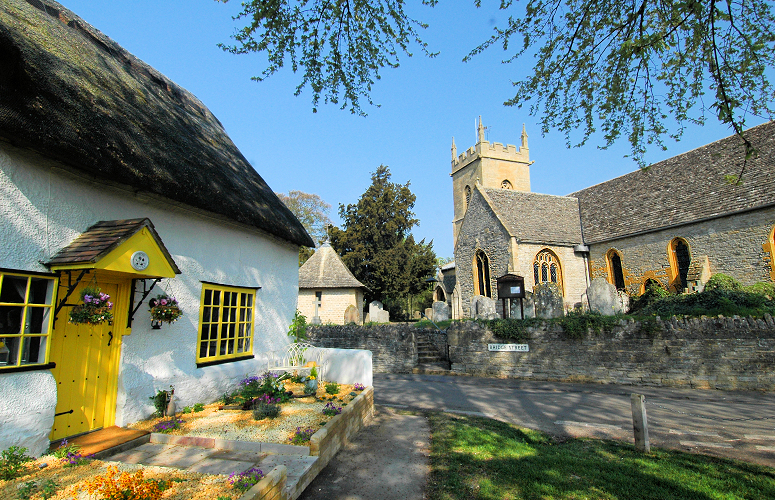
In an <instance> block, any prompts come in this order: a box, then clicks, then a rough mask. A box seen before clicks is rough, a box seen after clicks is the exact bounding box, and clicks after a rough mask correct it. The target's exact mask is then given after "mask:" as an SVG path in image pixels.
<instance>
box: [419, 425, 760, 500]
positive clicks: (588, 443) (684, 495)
mask: <svg viewBox="0 0 775 500" xmlns="http://www.w3.org/2000/svg"><path fill="white" fill-rule="evenodd" d="M428 420H429V423H430V427H431V436H432V439H431V442H432V444H431V456H430V466H431V473H430V476H429V479H428V487H427V491H426V498H428V499H429V500H451V499H472V498H481V499H485V498H486V499H496V498H497V499H512V500H520V499H551V500H564V499H568V500H570V499H624V498H626V499H628V500H633V499H635V500H637V499H655V498H656V499H667V498H669V499H679V500H680V499H690V498H691V499H697V498H724V499H733V498H734V499H737V498H739V499H742V498H745V499H751V500H758V499H761V500H764V499H770V498H775V469H772V468H769V467H764V466H759V465H753V464H748V463H745V462H738V461H734V460H727V459H720V458H715V457H709V456H705V455H695V454H689V453H683V452H679V451H671V450H664V449H655V448H652V449H651V453H649V454H643V453H640V452H638V451H636V449H635V447H634V446H632V445H629V444H625V443H618V442H614V441H603V440H594V439H568V440H565V441H560V440H557V439H555V438H553V437H552V436H549V435H547V434H544V433H541V432H538V431H533V430H528V429H522V428H519V427H517V426H515V425H512V424H507V423H503V422H499V421H496V420H491V419H487V418H480V417H469V416H459V415H451V414H447V413H429V414H428Z"/></svg>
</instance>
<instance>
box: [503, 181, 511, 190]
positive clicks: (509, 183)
mask: <svg viewBox="0 0 775 500" xmlns="http://www.w3.org/2000/svg"><path fill="white" fill-rule="evenodd" d="M501 189H512V187H511V182H509V180H508V179H503V181H502V182H501Z"/></svg>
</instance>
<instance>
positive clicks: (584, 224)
mask: <svg viewBox="0 0 775 500" xmlns="http://www.w3.org/2000/svg"><path fill="white" fill-rule="evenodd" d="M746 134H747V137H748V140H749V141H751V143H753V146H754V148H756V150H757V152H758V154H757V155H756V156H755V157H754V158H749V159H748V160H746V158H745V150H744V147H743V144H742V140H741V139H740V138H739V137H737V136H730V137H727V138H725V139H721V140H719V141H716V142H713V143H711V144H707V145H705V146H702V147H699V148H697V149H694V150H692V151H689V152H687V153H683V154H680V155H678V156H674V157H672V158H669V159H667V160H664V161H661V162H659V163H656V164H654V165H652V166H651V167H649V168H648V169H646V170H637V171H635V172H632V173H629V174H626V175H623V176H621V177H617V178H615V179H612V180H610V181H606V182H603V183H600V184H597V185H595V186H591V187H588V188H586V189H582V190H580V191H577V192H575V193H571V194H569V195H567V196H554V195H548V194H540V193H533V192H531V190H530V165H531V164H532V161H531V160H530V150H529V148H528V137H527V133H526V132H525V130H524V127H523V130H522V137H521V140H520V145H519V147H517V146H515V145H511V144H508V145H504V144H501V143H497V142H494V143H490V142H489V141H486V140H485V137H484V126H483V125H482V121H481V118H480V119H479V122H478V125H477V142H476V144H475V145H474V146H473V147H471V148H469V149H467V150H466V151H464V152H463V153H462V154H459V155H458V153H457V148H456V146H455V143H454V140H453V142H452V172H451V174H450V175H451V177H452V194H453V196H452V197H453V203H454V218H453V222H452V224H453V236H454V239H453V242H454V252H455V262H454V263H453V264H448V265H446V266H444V267H443V268H442V269H441V273H440V274H441V279H440V280H439V284H438V286H437V289H436V292H435V297H436V299H437V300H438V299H440V300H444V301H446V302H447V303H448V305H449V306H450V310H451V313H452V317H453V319H459V318H466V317H471V316H472V315H473V314H472V310H471V304H472V300H475V299H476V298H477V297H478V296H484V297H490V298H492V299H495V300H496V307H497V310H498V314H500V315H501V316H503V311H502V310H501V304H500V301H498V300H497V299H498V290H497V279H498V277H500V276H503V275H506V274H513V275H518V276H521V277H523V278H524V285H525V290H526V291H527V292H528V296H529V295H530V292H531V291H532V290H533V288H534V287H535V286H536V285H538V284H540V283H547V282H551V283H554V284H555V285H557V289H558V290H559V292H560V293H561V295H562V297H563V303H564V307H565V309H566V310H568V309H572V308H574V307H584V306H585V301H586V289H587V287H588V286H589V284H590V282H591V280H593V279H595V278H599V277H602V278H605V279H606V280H607V281H608V282H609V283H611V284H613V285H615V286H616V288H617V289H618V290H621V291H623V292H625V293H627V294H629V295H631V296H635V295H639V294H640V293H642V292H643V291H644V290H645V287H646V285H647V284H649V283H654V284H658V285H659V286H661V287H663V288H664V289H666V290H669V291H671V292H693V291H699V290H701V289H702V287H703V286H704V283H705V282H706V281H707V280H708V278H709V277H710V276H711V275H712V274H716V273H724V274H728V275H730V276H733V277H734V278H736V279H737V280H739V281H740V282H742V283H743V284H744V285H750V284H754V283H757V282H772V281H775V264H773V262H775V241H773V232H774V231H775V122H772V121H770V122H767V123H764V124H762V125H759V126H757V127H753V128H751V129H749V130H747V131H746ZM743 169H744V170H743ZM741 171H744V176H743V182H742V183H739V184H734V183H732V182H730V181H729V179H730V178H734V177H735V176H737V175H738V174H739V173H740V172H741ZM528 302H529V301H528ZM525 315H526V316H529V315H531V314H530V311H526V313H525Z"/></svg>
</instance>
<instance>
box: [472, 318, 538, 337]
mask: <svg viewBox="0 0 775 500" xmlns="http://www.w3.org/2000/svg"><path fill="white" fill-rule="evenodd" d="M540 322H541V320H539V319H536V318H528V319H511V318H506V319H493V320H490V321H486V322H485V323H486V325H487V326H489V328H490V331H492V333H493V335H495V336H496V337H500V338H502V339H513V340H520V341H524V340H529V339H530V334H529V333H527V328H528V327H530V326H536V325H537V324H539V323H540Z"/></svg>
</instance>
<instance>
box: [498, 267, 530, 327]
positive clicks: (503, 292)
mask: <svg viewBox="0 0 775 500" xmlns="http://www.w3.org/2000/svg"><path fill="white" fill-rule="evenodd" d="M497 282H498V297H499V298H500V299H501V304H502V306H503V317H504V318H510V317H511V307H509V308H508V309H507V308H506V299H509V305H510V304H511V299H519V312H520V319H524V318H525V306H524V305H523V303H522V299H523V298H525V278H523V277H522V276H517V275H516V274H504V275H503V276H501V277H500V278H498V279H497ZM507 311H508V312H507Z"/></svg>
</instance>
